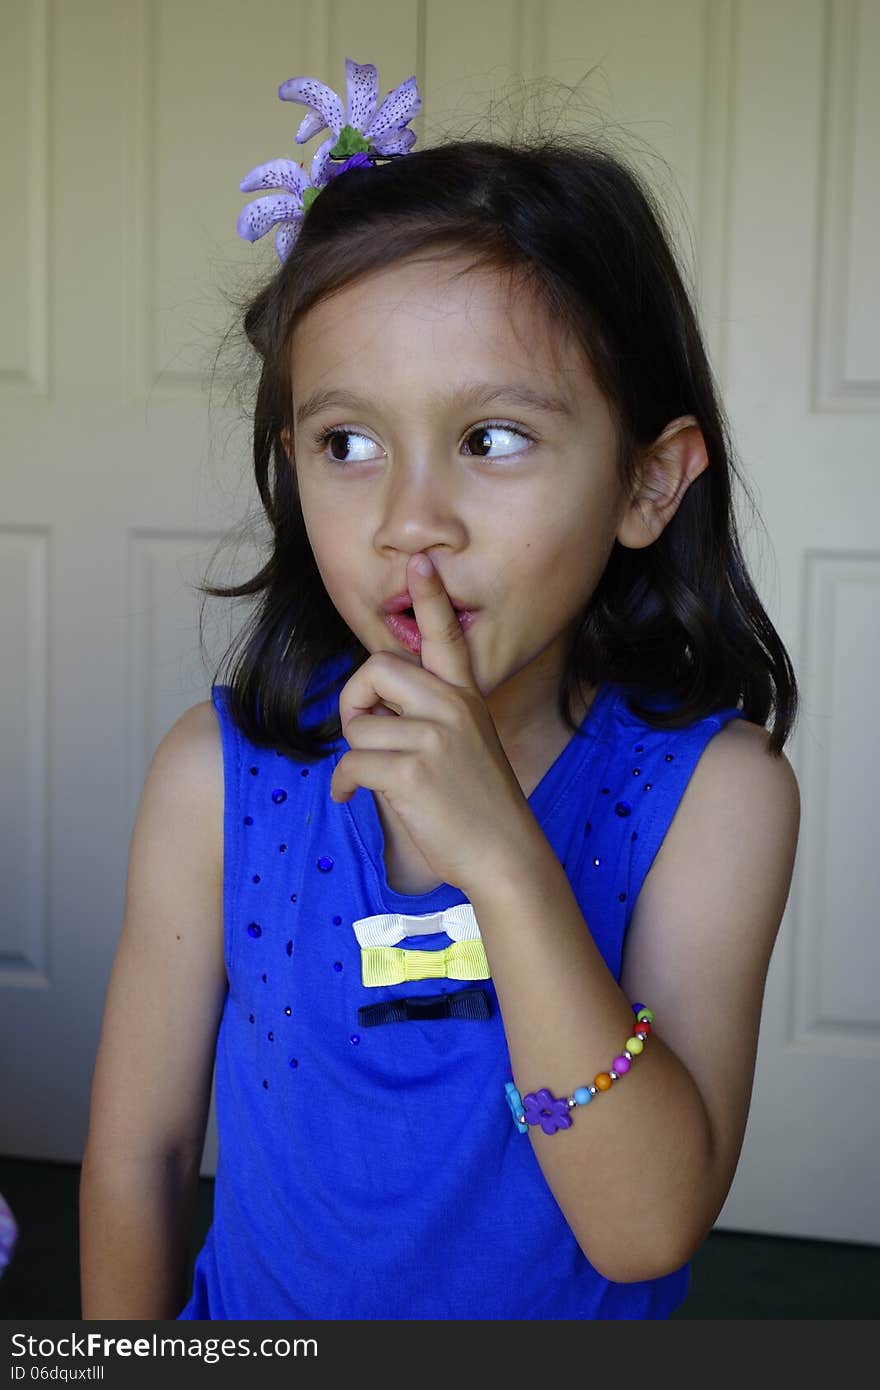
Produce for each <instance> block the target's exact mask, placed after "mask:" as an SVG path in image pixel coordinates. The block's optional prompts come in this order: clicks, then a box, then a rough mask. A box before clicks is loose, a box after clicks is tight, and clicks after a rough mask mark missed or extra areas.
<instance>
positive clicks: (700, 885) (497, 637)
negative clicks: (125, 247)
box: [81, 60, 799, 1319]
mask: <svg viewBox="0 0 880 1390" xmlns="http://www.w3.org/2000/svg"><path fill="white" fill-rule="evenodd" d="M346 69H347V80H348V104H347V107H346V110H345V111H344V112H343V109H342V103H341V101H340V100H339V98H338V97H337V96H336V95H335V94H334V93H333V92H332V91H330V90H329V89H328V88H326V87H325V86H323V84H321V83H319V82H317V81H315V80H314V79H311V78H295V79H292V80H291V81H290V82H288V83H285V84H284V85H283V86H282V87H281V89H280V95H281V96H282V98H285V99H292V100H298V101H301V102H303V103H304V104H306V105H307V106H308V107H309V114H308V115H307V116H306V117H305V119H304V120H303V122H302V125H301V126H300V129H299V132H298V135H297V139H298V140H300V141H304V140H306V139H308V138H310V136H312V135H314V134H315V133H317V132H318V131H320V130H322V129H323V128H324V126H325V125H326V126H328V127H329V129H330V131H331V135H330V137H328V138H327V139H326V140H325V142H324V144H323V145H322V146H321V148H320V149H319V151H318V154H317V155H316V156H315V158H314V160H313V161H312V165H311V170H310V177H309V178H307V177H306V174H305V172H304V170H303V168H302V166H297V165H295V164H293V163H292V162H291V161H287V160H276V161H274V162H272V163H270V164H267V165H262V166H260V167H259V168H258V169H256V170H254V171H253V173H252V174H251V175H249V176H248V178H247V179H246V180H245V181H244V183H243V184H242V188H243V189H245V190H250V191H253V190H260V189H261V190H265V189H273V188H276V189H277V188H282V189H284V190H286V191H284V192H282V193H276V194H272V193H269V194H265V193H264V194H262V195H261V196H260V197H259V198H257V199H255V200H254V201H253V202H252V203H250V204H249V205H248V207H247V208H245V210H244V212H243V214H242V218H241V220H240V223H239V230H240V231H241V232H242V234H243V235H245V236H247V237H248V238H249V239H251V240H254V239H256V238H257V237H259V236H262V235H263V234H264V233H265V232H267V231H268V230H269V229H270V228H274V229H275V242H276V249H277V253H278V261H279V264H278V265H277V267H275V269H274V273H273V274H272V276H271V278H270V280H269V282H268V284H266V286H265V288H264V289H263V290H262V292H261V293H260V294H259V295H258V296H257V298H256V299H255V300H254V302H253V303H252V304H251V305H250V306H249V307H248V309H247V313H246V316H245V326H246V329H247V333H248V336H249V338H250V340H251V342H252V343H253V345H254V347H255V349H256V351H257V353H258V354H259V357H260V359H261V360H262V375H261V378H260V385H259V393H258V397H257V401H256V410H255V415H254V462H255V472H256V480H257V485H258V488H259V491H260V496H261V498H262V500H263V503H264V506H265V509H266V513H267V516H268V518H269V521H270V523H271V526H272V530H273V534H274V548H273V551H272V555H271V557H270V559H269V562H268V563H267V564H266V566H265V567H264V568H263V569H262V570H261V572H260V573H259V574H258V575H257V576H256V577H255V578H254V579H253V580H252V581H251V582H250V583H248V584H243V585H240V586H238V587H233V588H229V589H207V590H206V591H207V592H211V593H217V594H224V595H228V596H240V595H244V594H261V595H262V601H261V604H260V606H259V608H258V609H257V610H256V611H255V614H254V619H253V622H252V624H251V626H250V628H249V630H248V631H247V632H246V634H245V635H244V636H243V638H242V644H241V648H240V651H239V656H238V661H237V664H236V665H235V668H234V671H233V673H232V676H231V679H230V681H229V683H228V684H216V683H215V684H214V685H213V688H212V699H211V701H206V702H204V703H202V704H197V705H195V706H194V707H192V708H191V709H190V710H188V711H187V712H186V713H185V714H184V715H183V717H182V718H181V719H180V720H179V721H178V722H177V723H176V724H175V725H174V727H173V728H172V729H171V730H170V731H169V733H168V734H167V735H166V737H165V738H164V739H163V740H162V742H161V744H160V746H159V748H158V750H157V752H156V754H155V756H154V758H153V761H152V764H151V766H150V769H149V772H148V775H147V779H146V783H145V786H144V790H143V795H142V799H141V804H140V807H139V810H138V816H137V821H136V825H135V829H134V835H133V840H132V846H131V860H130V865H129V880H128V891H127V903H126V915H125V923H124V927H123V931H122V935H121V939H120V943H119V948H118V951H117V957H116V961H115V964H114V968H113V974H112V978H111V982H110V988H109V992H108V997H107V1007H106V1015H105V1020H104V1027H103V1033H102V1038H101V1045H100V1050H99V1054H98V1059H97V1066H96V1071H95V1078H94V1084H93V1094H92V1109H91V1120H90V1130H89V1138H88V1145H87V1151H86V1154H85V1158H84V1163H83V1179H82V1193H81V1206H82V1275H83V1316H84V1317H87V1318H113V1317H118V1318H155V1319H160V1318H169V1317H171V1318H174V1317H177V1318H180V1319H331V1318H342V1319H425V1318H427V1319H462V1318H464V1319H486V1318H491V1319H569V1318H570V1319H600V1318H601V1319H607V1318H665V1317H667V1316H668V1315H669V1314H670V1312H671V1311H672V1310H673V1309H674V1308H675V1307H676V1306H677V1305H678V1304H680V1303H681V1301H682V1299H683V1298H684V1296H685V1294H686V1292H687V1288H688V1261H689V1260H690V1258H691V1256H692V1255H693V1254H694V1252H695V1251H696V1250H697V1249H698V1247H699V1246H700V1244H701V1243H702V1242H703V1240H704V1239H705V1237H706V1235H707V1233H708V1232H709V1230H710V1228H711V1227H712V1225H713V1222H714V1221H715V1219H716V1217H717V1215H718V1213H719V1211H720V1209H721V1207H722V1205H723V1203H724V1200H725V1197H726V1195H727V1193H728V1190H729V1188H730V1185H731V1182H732V1179H733V1175H734V1171H735V1168H736V1163H737V1158H738V1155H739V1152H740V1147H741V1144H742V1139H743V1133H744V1129H745V1124H746V1117H747V1112H748V1107H749V1099H750V1094H751V1088H752V1082H753V1074H754V1065H755V1052H756V1046H757V1038H758V1027H759V1020H760V1011H761V1002H762V995H763V989H764V981H765V975H766V971H767V966H768V961H769V958H770V954H771V951H772V948H773V943H774V939H775V937H776V933H777V929H778V926H779V923H780V919H781V917H782V914H783V910H784V907H785V903H786V899H787V895H788V891H789V885H790V881H791V875H792V869H793V862H794V857H795V849H796V842H797V834H798V825H799V795H798V787H797V782H796V779H795V776H794V773H793V771H792V768H791V766H790V764H789V762H788V760H787V759H786V757H785V756H784V754H783V752H782V748H783V744H784V742H785V740H786V738H787V737H788V735H789V732H790V730H791V727H792V723H793V720H794V716H795V712H796V701H797V689H796V684H795V678H794V673H793V671H792V667H791V663H790V661H789V659H788V655H787V653H786V650H785V648H784V646H783V644H782V642H781V640H780V638H779V636H778V634H777V632H776V631H775V629H774V628H773V626H772V624H771V622H770V621H769V619H768V617H767V614H766V613H765V612H764V609H763V608H762V606H761V604H760V602H759V600H758V598H757V595H756V593H755V591H754V589H753V587H752V585H751V583H750V581H749V578H748V576H747V573H746V569H745V566H744V563H743V559H742V556H741V553H740V549H739V545H738V541H737V538H736V530H735V522H734V517H733V511H732V505H731V470H732V464H731V461H730V450H729V446H728V443H727V432H726V427H725V422H724V415H723V411H722V406H721V404H720V402H719V400H718V397H717V394H716V390H715V386H714V384H713V378H712V373H711V370H710V366H709V363H708V361H707V357H706V352H705V349H704V347H703V344H702V341H701V336H700V332H699V329H698V326H697V322H696V319H695V315H694V311H693V309H692V306H691V304H690V302H689V298H688V294H687V292H686V290H685V288H684V285H683V282H682V278H681V275H680V273H679V270H678V269H677V266H676V262H675V259H674V256H673V253H672V251H671V249H670V242H669V237H668V234H667V233H666V232H665V231H664V228H663V221H662V218H661V214H660V212H659V211H658V209H657V208H656V207H655V206H654V203H653V201H652V199H651V196H650V194H649V192H648V191H647V190H646V188H645V187H644V186H643V185H642V183H641V181H640V180H639V179H638V177H637V176H636V175H635V174H634V173H633V172H631V171H630V170H629V169H628V168H627V167H625V165H624V164H623V163H621V162H620V160H618V159H616V158H612V157H611V156H610V155H608V154H607V153H603V152H602V151H600V150H596V149H594V148H592V147H590V146H589V145H588V144H587V143H586V142H577V141H575V140H573V139H572V138H567V139H565V140H564V141H559V140H557V141H556V142H542V143H534V144H529V143H528V142H526V141H520V142H510V143H499V142H495V141H488V140H485V141H473V140H468V141H457V142H452V143H447V144H441V145H439V146H436V147H434V148H429V149H425V150H420V151H419V152H417V153H410V148H411V146H412V142H413V138H414V137H413V136H412V132H411V131H410V130H408V129H406V125H407V122H408V121H409V119H411V117H412V116H413V115H414V114H415V112H416V111H417V110H418V107H419V105H420V101H419V97H418V93H417V90H416V86H415V82H414V80H413V79H410V80H409V81H408V82H406V83H403V84H402V86H401V87H399V88H397V89H396V90H395V91H394V92H392V93H390V94H389V96H388V97H387V98H386V99H385V101H384V102H383V103H382V105H381V106H380V107H379V109H378V110H377V109H376V108H377V92H378V88H377V80H376V69H375V68H374V67H373V66H372V65H370V64H360V65H359V64H354V63H352V62H351V61H350V60H349V61H348V62H347V64H346ZM331 158H332V159H335V160H336V161H337V163H336V164H335V165H334V164H331V163H330V160H331ZM407 614H409V616H407ZM771 708H773V709H774V710H775V721H774V724H773V728H772V731H771V732H770V733H769V734H768V732H767V730H766V727H765V724H766V720H767V718H768V714H769V712H770V710H771ZM215 1061H216V1078H215V1084H216V1093H215V1094H216V1114H217V1126H218V1134H219V1140H220V1153H219V1165H218V1169H217V1175H216V1181H215V1188H214V1213H213V1223H212V1226H211V1229H210V1231H209V1234H208V1236H207V1239H206V1241H205V1243H204V1246H203V1247H202V1249H201V1250H200V1251H199V1252H198V1255H197V1258H196V1261H195V1269H194V1278H193V1286H192V1290H191V1294H190V1296H189V1297H187V1294H188V1293H189V1292H190V1291H189V1290H188V1289H187V1288H186V1287H185V1284H184V1279H185V1264H186V1255H187V1242H188V1239H189V1233H190V1229H191V1221H192V1213H193V1201H194V1195H195V1190H196V1184H197V1180H198V1175H199V1163H200V1158H201V1154H202V1148H203V1143H204V1135H205V1126H206V1119H207V1115H208V1107H209V1098H210V1092H211V1079H212V1066H213V1064H214V1062H215Z"/></svg>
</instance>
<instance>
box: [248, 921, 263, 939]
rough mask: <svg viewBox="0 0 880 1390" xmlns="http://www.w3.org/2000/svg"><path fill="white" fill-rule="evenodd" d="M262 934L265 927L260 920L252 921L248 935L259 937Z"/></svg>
mask: <svg viewBox="0 0 880 1390" xmlns="http://www.w3.org/2000/svg"><path fill="white" fill-rule="evenodd" d="M262 935H263V928H262V927H261V926H260V924H259V922H251V924H250V926H249V927H248V936H254V937H257V936H262Z"/></svg>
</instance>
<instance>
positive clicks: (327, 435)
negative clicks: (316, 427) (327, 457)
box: [314, 425, 373, 464]
mask: <svg viewBox="0 0 880 1390" xmlns="http://www.w3.org/2000/svg"><path fill="white" fill-rule="evenodd" d="M333 438H338V439H368V436H367V435H365V434H358V433H357V431H355V430H346V429H342V428H341V427H340V426H339V425H331V426H330V428H329V429H325V430H321V431H320V432H319V433H318V434H316V435H315V436H314V445H315V448H316V449H320V450H322V451H323V450H324V448H325V446H326V444H327V441H328V440H330V439H333ZM368 442H369V443H372V442H373V441H372V440H368ZM343 453H344V450H343ZM332 462H334V463H343V464H344V463H352V462H354V463H362V462H364V459H362V458H357V459H351V458H349V457H345V456H344V457H342V458H337V457H336V456H335V455H333V457H332Z"/></svg>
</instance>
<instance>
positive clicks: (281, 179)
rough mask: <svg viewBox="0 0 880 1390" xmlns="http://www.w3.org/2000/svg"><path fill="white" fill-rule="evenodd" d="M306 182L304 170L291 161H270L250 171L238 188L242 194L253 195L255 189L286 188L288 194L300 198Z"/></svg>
mask: <svg viewBox="0 0 880 1390" xmlns="http://www.w3.org/2000/svg"><path fill="white" fill-rule="evenodd" d="M308 181H309V180H308V177H307V176H306V173H305V170H304V169H303V168H302V167H301V166H300V165H299V164H296V163H294V161H293V160H292V159H270V160H269V162H268V164H258V165H257V167H256V169H251V171H250V173H249V174H246V175H245V177H244V178H243V179H242V181H241V183H240V184H239V185H238V186H239V188H240V189H241V191H242V193H253V192H254V191H255V189H257V188H286V189H287V191H288V193H298V194H299V196H300V198H302V194H303V189H304V188H305V186H306V184H307V183H308Z"/></svg>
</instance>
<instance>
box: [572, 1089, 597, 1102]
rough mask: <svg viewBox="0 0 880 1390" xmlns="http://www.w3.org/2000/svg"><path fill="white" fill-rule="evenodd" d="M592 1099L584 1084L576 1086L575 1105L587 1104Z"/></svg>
mask: <svg viewBox="0 0 880 1390" xmlns="http://www.w3.org/2000/svg"><path fill="white" fill-rule="evenodd" d="M592 1099H593V1097H592V1095H591V1094H590V1091H589V1089H588V1087H586V1086H578V1088H577V1090H576V1091H575V1092H574V1100H575V1105H589V1103H590V1101H591V1100H592Z"/></svg>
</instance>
